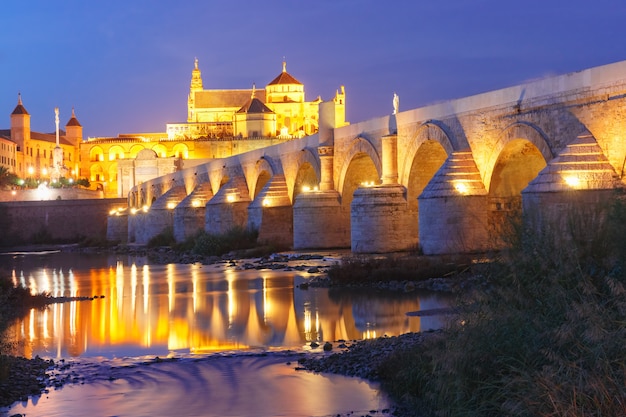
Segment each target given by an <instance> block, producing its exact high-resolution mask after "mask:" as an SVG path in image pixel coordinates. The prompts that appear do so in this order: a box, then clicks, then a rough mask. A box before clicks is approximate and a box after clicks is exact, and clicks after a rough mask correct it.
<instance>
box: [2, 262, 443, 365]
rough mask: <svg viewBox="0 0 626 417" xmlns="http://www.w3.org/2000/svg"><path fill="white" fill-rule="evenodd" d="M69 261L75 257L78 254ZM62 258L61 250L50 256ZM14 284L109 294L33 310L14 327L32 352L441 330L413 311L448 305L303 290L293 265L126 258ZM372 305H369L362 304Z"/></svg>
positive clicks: (122, 350)
mask: <svg viewBox="0 0 626 417" xmlns="http://www.w3.org/2000/svg"><path fill="white" fill-rule="evenodd" d="M64 258H65V262H67V263H68V264H71V263H72V261H73V259H72V258H71V257H70V260H67V258H66V257H64ZM55 262H59V261H58V257H57V259H55V258H54V257H53V258H52V263H55ZM13 278H14V282H15V283H16V284H17V283H18V282H21V283H22V284H23V285H28V286H29V287H30V289H31V291H32V292H40V291H42V290H45V291H48V292H49V293H50V294H51V295H52V296H55V297H56V296H62V295H66V296H91V295H93V294H101V295H104V297H103V298H99V299H97V300H93V301H72V302H68V303H55V304H53V305H51V306H50V308H49V309H46V310H42V311H39V310H34V309H33V310H31V312H30V313H29V315H28V316H26V317H24V318H23V319H21V320H19V321H17V322H16V323H15V325H14V326H13V328H12V329H13V335H14V337H15V340H13V341H15V342H18V343H16V345H20V342H23V341H26V342H27V343H23V348H24V350H23V351H22V354H23V355H25V356H26V357H33V356H35V355H42V356H55V355H56V357H62V356H67V355H70V356H81V355H85V353H86V352H87V351H89V353H88V354H87V355H86V356H93V355H99V354H101V353H106V354H116V355H119V356H125V355H127V354H128V352H133V354H135V355H139V354H154V353H155V352H158V351H159V350H160V349H165V350H167V351H172V350H190V351H191V352H194V353H202V352H210V351H225V350H235V349H247V348H249V347H260V346H264V347H269V348H276V347H283V348H293V347H298V346H303V345H305V344H307V343H309V342H311V341H317V342H320V341H336V340H340V339H344V340H355V339H365V338H371V337H376V336H381V335H383V334H386V335H389V336H395V335H399V334H403V333H406V332H418V331H420V330H421V328H422V327H421V326H422V325H424V326H426V327H425V329H429V328H431V327H434V328H438V327H440V326H441V324H442V322H441V320H440V319H436V320H433V319H430V320H429V318H418V317H412V318H410V319H409V318H408V317H407V316H405V313H406V312H407V311H417V310H419V309H420V307H422V301H421V300H425V301H424V305H423V306H424V307H425V308H429V307H430V306H431V305H432V304H433V303H434V304H435V306H436V307H439V306H441V301H439V300H440V299H438V298H431V297H428V296H418V295H417V294H415V293H413V294H409V295H407V296H406V297H403V296H402V295H392V296H384V295H377V296H374V297H372V296H368V295H367V294H363V295H358V294H350V296H349V298H345V297H339V299H335V298H333V299H331V298H330V297H329V294H328V292H327V291H325V290H320V289H315V290H314V289H311V291H300V290H296V288H295V286H294V281H295V280H296V273H295V272H284V271H233V270H231V269H225V270H222V269H214V270H213V271H211V270H208V268H202V267H199V266H198V265H188V264H185V265H173V264H170V265H167V266H164V267H162V266H152V267H151V266H149V265H143V266H138V265H137V264H135V263H132V264H131V265H129V266H124V264H123V262H121V261H118V262H117V265H116V268H113V267H110V268H101V267H94V268H92V269H81V268H78V269H77V270H76V271H75V272H71V270H70V272H69V273H66V274H64V273H63V272H62V270H61V269H59V270H55V269H52V268H50V269H48V268H41V269H38V270H36V272H35V273H32V271H31V272H27V273H26V275H24V274H23V273H20V271H15V270H14V271H13ZM359 306H367V308H363V307H359Z"/></svg>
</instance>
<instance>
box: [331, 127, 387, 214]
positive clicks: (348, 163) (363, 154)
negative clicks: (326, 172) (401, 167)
mask: <svg viewBox="0 0 626 417" xmlns="http://www.w3.org/2000/svg"><path fill="white" fill-rule="evenodd" d="M368 161H369V162H371V163H372V164H373V167H374V169H375V174H374V173H373V172H372V170H371V167H367V165H368V164H367V162H368ZM354 164H358V165H359V166H358V167H357V166H355V165H354ZM340 167H341V168H340V174H339V181H338V187H337V191H339V193H341V200H342V205H344V200H346V202H348V200H349V201H352V192H354V190H355V189H356V188H358V185H359V184H360V183H361V182H364V181H368V182H369V181H374V182H375V183H376V184H378V183H379V181H380V178H381V177H382V175H383V174H382V165H381V159H380V155H379V154H378V151H376V148H374V146H373V145H372V144H371V143H370V141H368V140H367V139H365V138H363V137H361V136H359V137H357V138H356V139H354V140H353V141H352V143H351V145H350V148H349V149H348V151H347V152H346V153H345V155H344V158H343V159H342V161H341V165H340ZM352 168H355V169H352ZM349 170H350V171H352V172H354V173H358V174H359V175H357V177H354V176H351V178H349V180H350V181H349V182H350V183H347V182H346V179H347V178H346V177H347V176H348V174H349ZM373 176H375V178H370V177H373ZM346 187H347V188H346ZM345 191H349V192H348V193H349V194H350V195H344V192H345Z"/></svg>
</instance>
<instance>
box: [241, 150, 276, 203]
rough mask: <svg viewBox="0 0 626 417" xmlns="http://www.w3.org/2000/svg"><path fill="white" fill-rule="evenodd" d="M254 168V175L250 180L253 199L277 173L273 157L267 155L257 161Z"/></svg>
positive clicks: (249, 184)
mask: <svg viewBox="0 0 626 417" xmlns="http://www.w3.org/2000/svg"><path fill="white" fill-rule="evenodd" d="M254 168H255V169H254V175H253V176H252V178H250V179H249V180H248V188H249V189H250V197H251V198H252V199H253V200H254V198H255V197H256V196H257V194H259V192H260V191H261V190H262V189H263V187H264V186H265V184H267V182H268V181H269V180H270V178H272V177H273V176H274V174H275V173H276V170H275V169H274V167H273V163H271V159H270V158H267V157H261V159H259V160H258V161H256V164H255V166H254Z"/></svg>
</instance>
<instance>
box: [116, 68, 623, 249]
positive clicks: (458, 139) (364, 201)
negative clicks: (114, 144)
mask: <svg viewBox="0 0 626 417" xmlns="http://www.w3.org/2000/svg"><path fill="white" fill-rule="evenodd" d="M333 106H334V103H333V102H332V101H330V102H324V103H321V104H320V123H319V125H320V130H319V132H318V134H316V135H313V136H308V137H305V138H302V139H296V140H292V141H289V142H286V143H283V144H280V145H275V146H271V147H267V148H262V149H258V150H255V151H252V152H247V153H244V154H240V155H236V156H233V157H229V158H225V159H217V160H212V161H210V162H208V163H206V164H203V165H199V166H195V167H192V168H187V169H184V170H181V171H178V172H175V173H173V174H169V175H166V176H162V177H158V178H155V179H153V180H150V181H147V182H144V183H142V184H141V185H139V186H137V187H135V188H133V189H132V190H131V192H130V194H129V197H128V205H129V210H127V211H125V212H120V213H118V214H117V215H111V216H109V219H108V235H109V238H120V239H121V240H128V241H134V242H138V243H141V242H147V241H148V240H149V239H150V238H151V237H152V236H155V235H157V234H158V233H160V232H162V231H163V230H164V229H165V228H167V227H172V228H173V230H174V234H175V236H176V238H177V239H178V240H184V239H185V238H186V237H188V236H190V235H192V234H194V233H195V232H196V231H197V230H199V229H204V230H206V231H207V232H213V233H221V232H224V231H227V230H228V229H230V228H232V227H234V226H242V227H252V228H255V229H258V230H259V240H261V241H263V240H265V241H275V242H280V243H282V244H285V245H288V246H291V247H293V248H295V249H310V248H346V247H350V248H351V249H352V251H353V252H355V253H376V252H392V251H400V250H411V249H416V248H420V249H421V250H423V252H424V253H426V254H442V253H458V252H473V251H485V250H489V249H493V248H498V247H500V246H501V245H502V244H503V243H502V240H501V236H502V231H503V230H504V229H503V228H504V227H505V225H506V222H507V219H509V218H510V217H511V216H515V215H519V212H520V209H521V208H522V207H523V210H524V211H528V212H534V213H539V214H535V219H536V220H537V223H536V224H538V225H540V227H541V225H545V224H547V223H545V222H546V221H547V220H550V219H552V220H554V219H560V220H561V221H562V220H563V213H564V210H565V208H567V207H570V206H571V204H573V203H574V202H575V201H579V200H581V199H582V200H584V201H586V202H587V203H588V204H587V205H586V207H588V208H589V207H592V206H593V207H595V206H597V205H598V204H600V203H601V202H602V200H603V199H605V198H606V195H607V193H609V192H611V190H614V189H616V188H620V187H622V185H623V181H622V179H623V174H624V164H625V160H626V61H622V62H618V63H614V64H609V65H605V66H601V67H595V68H591V69H587V70H584V71H580V72H576V73H571V74H566V75H561V76H556V77H552V78H546V79H541V80H537V81H533V82H529V83H527V84H522V85H518V86H514V87H510V88H505V89H501V90H496V91H492V92H487V93H484V94H479V95H475V96H470V97H466V98H461V99H457V100H451V101H446V102H443V103H439V104H434V105H430V106H426V107H421V108H416V109H412V110H407V111H401V112H398V113H397V114H392V115H388V116H384V117H379V118H375V119H371V120H367V121H364V122H360V123H355V124H352V125H349V126H344V127H340V128H335V127H334V120H333V117H334V116H333V115H334V108H333ZM390 107H391V105H390ZM594 205H595V206H594ZM144 206H145V207H147V209H145V210H142V209H141V208H142V207H144Z"/></svg>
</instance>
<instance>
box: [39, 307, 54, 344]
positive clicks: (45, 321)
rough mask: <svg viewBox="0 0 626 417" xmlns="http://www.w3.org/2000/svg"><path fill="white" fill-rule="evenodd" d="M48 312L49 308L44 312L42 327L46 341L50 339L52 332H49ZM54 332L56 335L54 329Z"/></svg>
mask: <svg viewBox="0 0 626 417" xmlns="http://www.w3.org/2000/svg"><path fill="white" fill-rule="evenodd" d="M48 311H49V310H48V309H47V308H46V309H45V310H44V311H43V319H42V327H43V339H44V340H48V339H50V332H49V331H48ZM55 321H56V320H55ZM54 327H56V326H54ZM53 331H54V332H55V333H56V329H53Z"/></svg>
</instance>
